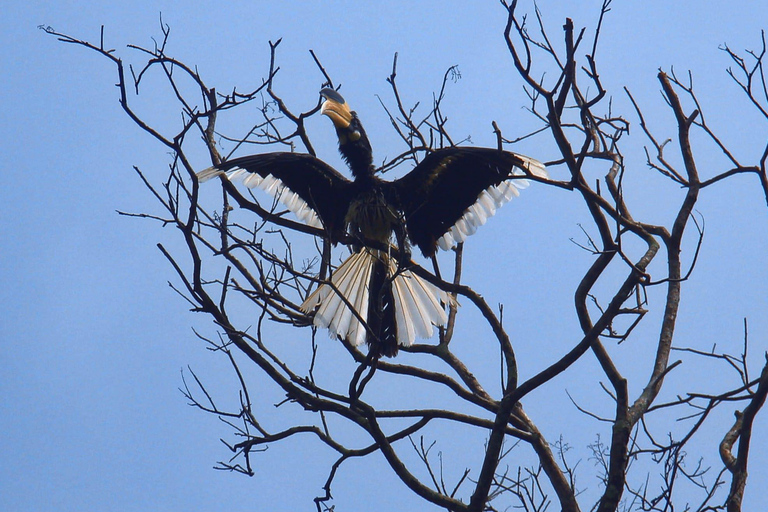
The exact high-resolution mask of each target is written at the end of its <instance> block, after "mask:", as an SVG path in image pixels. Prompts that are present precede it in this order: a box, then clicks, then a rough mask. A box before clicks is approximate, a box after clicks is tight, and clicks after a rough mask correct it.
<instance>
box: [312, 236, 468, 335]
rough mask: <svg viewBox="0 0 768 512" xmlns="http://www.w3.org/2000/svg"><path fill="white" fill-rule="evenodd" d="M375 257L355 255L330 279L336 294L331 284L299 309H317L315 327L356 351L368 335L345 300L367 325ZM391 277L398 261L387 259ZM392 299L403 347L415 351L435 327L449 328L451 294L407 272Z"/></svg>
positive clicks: (368, 252)
mask: <svg viewBox="0 0 768 512" xmlns="http://www.w3.org/2000/svg"><path fill="white" fill-rule="evenodd" d="M377 253H378V251H375V250H373V249H367V248H364V249H363V250H361V251H360V252H357V253H354V254H352V255H351V256H350V257H349V258H347V259H346V260H345V261H344V262H343V263H342V264H341V266H340V267H339V268H337V269H336V272H334V273H333V276H332V277H331V283H333V286H334V287H335V288H336V290H334V289H333V288H332V287H331V286H329V285H327V284H323V285H320V286H319V287H318V289H317V290H315V291H314V292H313V293H312V294H311V295H310V296H309V297H308V298H307V300H305V301H304V303H303V304H302V305H301V309H302V310H303V311H305V312H307V313H309V312H311V311H312V310H314V309H315V308H316V307H317V311H316V312H315V318H314V324H315V325H316V326H317V327H322V328H326V329H328V330H329V332H330V334H331V335H332V336H337V337H339V338H345V339H347V340H348V341H349V342H350V343H352V344H354V345H356V346H358V345H361V344H362V343H363V342H364V341H365V339H366V330H365V327H364V326H363V324H362V323H361V322H360V320H359V319H358V318H357V316H355V315H354V314H353V313H352V310H351V309H350V308H349V306H347V304H346V303H345V301H344V300H343V299H342V298H341V297H342V296H343V297H345V298H346V302H348V303H349V304H351V305H352V306H354V308H355V311H356V312H357V314H358V316H359V317H360V318H361V319H362V320H363V321H366V322H367V319H368V318H367V317H368V299H369V291H370V282H371V270H372V269H373V266H374V265H375V264H376V260H377V259H378V258H379V257H380V256H378V255H377ZM383 257H386V256H383ZM389 271H390V275H394V274H395V272H396V271H397V262H396V261H395V259H394V258H390V259H389ZM392 293H393V295H394V300H395V321H396V323H397V340H398V343H399V344H400V345H402V346H410V345H412V344H413V342H414V340H415V339H416V337H417V336H418V337H419V338H429V337H431V336H432V333H433V329H432V326H433V325H445V324H446V323H447V322H448V315H447V313H446V312H445V308H444V306H443V304H452V303H455V299H453V297H451V296H450V295H449V294H448V293H446V292H445V291H443V290H441V289H440V288H438V287H437V286H435V285H433V284H431V283H429V282H428V281H425V280H424V279H422V278H420V277H419V276H417V275H416V274H413V273H412V272H410V271H407V270H406V271H404V272H401V273H400V274H398V275H397V276H396V277H395V279H394V280H393V282H392Z"/></svg>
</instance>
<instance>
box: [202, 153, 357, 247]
mask: <svg viewBox="0 0 768 512" xmlns="http://www.w3.org/2000/svg"><path fill="white" fill-rule="evenodd" d="M222 174H223V175H226V176H227V178H228V179H229V180H230V181H237V180H241V181H242V182H243V184H244V185H245V186H246V187H249V188H260V189H262V190H264V191H266V192H268V193H269V194H271V195H272V196H273V197H275V198H276V199H277V200H279V201H280V202H281V203H283V204H284V205H285V206H286V207H287V208H288V209H289V210H290V211H291V212H293V213H294V214H295V215H296V216H297V217H298V218H299V220H300V221H302V222H304V223H306V224H308V225H310V226H315V227H318V228H325V229H326V230H327V231H328V232H329V233H330V234H331V237H332V238H333V239H336V238H338V236H339V235H340V234H341V233H343V231H344V228H345V225H344V224H345V221H344V219H345V216H346V214H347V208H348V206H349V202H350V198H351V183H352V182H350V181H349V180H348V179H347V178H345V177H344V176H342V175H341V174H339V173H338V172H337V171H336V170H334V169H333V167H331V166H330V165H328V164H326V163H325V162H323V161H322V160H320V159H318V158H316V157H314V156H312V155H307V154H303V153H265V154H261V155H251V156H244V157H240V158H233V159H231V160H227V161H225V162H222V163H220V164H219V165H217V166H215V167H209V168H208V169H205V170H203V171H200V172H199V173H197V178H198V180H200V182H204V181H207V180H209V179H211V178H213V177H215V176H220V175H222Z"/></svg>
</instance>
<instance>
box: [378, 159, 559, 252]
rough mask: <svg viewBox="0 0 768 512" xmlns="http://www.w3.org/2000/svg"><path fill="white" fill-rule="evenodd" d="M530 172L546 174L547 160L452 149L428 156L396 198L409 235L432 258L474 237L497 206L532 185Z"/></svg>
mask: <svg viewBox="0 0 768 512" xmlns="http://www.w3.org/2000/svg"><path fill="white" fill-rule="evenodd" d="M526 175H534V176H538V177H541V178H546V177H547V171H546V168H545V167H544V164H542V163H541V162H539V161H537V160H534V159H533V158H529V157H527V156H523V155H518V154H515V153H510V152H508V151H500V150H497V149H490V148H466V147H453V148H446V149H441V150H438V151H435V152H434V153H431V154H429V155H428V156H427V157H426V158H424V160H422V162H421V163H420V164H419V165H417V166H416V167H415V168H414V169H413V170H412V171H411V172H410V173H408V174H407V175H405V176H403V177H402V178H400V179H399V180H396V181H395V182H393V184H392V187H393V191H394V197H393V201H395V202H396V203H397V206H398V208H400V209H401V210H402V211H403V213H404V214H405V219H406V227H407V229H408V237H409V238H410V239H411V242H412V243H413V244H414V245H416V246H418V247H419V249H421V252H422V253H423V254H424V255H425V256H427V257H429V256H432V255H433V254H434V253H435V251H436V250H437V246H440V247H441V248H442V249H445V250H447V249H450V248H451V247H453V246H454V245H455V244H457V243H459V242H463V241H464V240H465V239H466V238H467V237H468V236H470V235H472V234H473V233H474V232H475V231H476V230H477V228H478V227H479V226H482V225H483V224H485V221H486V220H487V219H488V218H489V217H491V216H492V215H493V214H494V213H496V209H497V208H499V207H500V206H502V205H503V204H504V203H506V202H507V201H509V200H510V199H512V198H513V197H516V196H518V195H519V193H520V192H519V191H520V189H523V188H525V187H527V186H528V181H527V180H525V179H521V178H522V177H525V176H526Z"/></svg>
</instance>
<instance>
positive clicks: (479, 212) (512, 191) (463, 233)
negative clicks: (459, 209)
mask: <svg viewBox="0 0 768 512" xmlns="http://www.w3.org/2000/svg"><path fill="white" fill-rule="evenodd" d="M517 157H518V158H520V159H521V160H522V161H523V166H524V167H525V169H522V168H520V167H517V166H515V167H513V168H512V170H511V173H510V174H511V175H512V177H511V178H510V179H508V180H506V181H502V182H501V183H499V184H498V185H494V186H491V187H488V188H487V189H485V190H483V191H482V192H480V195H479V196H477V200H476V201H475V202H474V204H472V206H470V207H469V208H467V209H466V210H464V214H463V215H462V216H461V218H459V220H457V221H456V223H455V224H454V225H453V226H451V228H450V229H449V230H448V231H446V232H445V234H444V235H443V236H441V237H440V238H439V239H438V240H437V245H438V246H440V248H441V249H443V250H444V251H447V250H449V249H450V248H451V247H453V246H455V245H456V244H458V243H461V242H463V241H464V240H466V239H467V237H469V236H471V235H473V234H474V233H475V231H477V228H479V227H480V226H482V225H483V224H485V222H486V221H487V220H488V219H489V218H490V217H492V216H493V214H495V213H496V210H498V209H499V208H501V207H502V206H503V205H504V204H505V203H507V202H509V201H510V200H512V198H514V197H517V196H519V195H520V191H521V190H523V189H525V188H528V185H529V183H528V180H526V179H521V178H519V176H526V175H533V176H536V177H539V178H548V177H549V174H547V168H546V166H545V165H544V164H543V163H541V162H539V161H538V160H535V159H533V158H530V157H527V156H523V155H517Z"/></svg>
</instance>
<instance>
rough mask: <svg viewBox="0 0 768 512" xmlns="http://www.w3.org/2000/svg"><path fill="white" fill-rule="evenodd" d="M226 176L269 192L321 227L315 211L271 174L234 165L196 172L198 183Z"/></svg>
mask: <svg viewBox="0 0 768 512" xmlns="http://www.w3.org/2000/svg"><path fill="white" fill-rule="evenodd" d="M222 175H224V176H226V177H227V179H229V181H238V180H239V181H242V183H243V185H245V186H246V187H248V188H258V189H261V190H263V191H264V192H266V193H268V194H270V195H271V196H272V197H274V198H275V199H277V200H278V201H280V202H281V203H282V204H283V205H285V207H286V208H288V210H290V211H291V213H293V214H294V215H296V217H297V218H298V219H299V220H300V221H301V222H303V223H304V224H307V225H309V226H312V227H316V228H322V227H323V225H322V223H321V222H320V218H319V217H318V216H317V214H316V213H315V211H314V210H313V209H312V208H310V206H309V205H308V204H307V203H306V201H304V200H303V199H302V198H301V197H299V195H298V194H296V193H295V192H293V191H292V190H290V189H289V188H288V187H286V186H285V185H283V182H282V181H280V180H279V179H277V178H275V177H274V176H272V175H271V174H269V175H267V176H266V177H262V176H261V175H260V174H257V173H255V172H250V171H247V170H245V169H242V168H240V167H235V168H233V169H230V170H228V171H222V170H220V169H217V168H216V167H209V168H208V169H204V170H202V171H200V172H199V173H197V179H198V181H199V182H200V183H203V182H205V181H208V180H210V179H211V178H215V177H216V176H222Z"/></svg>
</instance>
